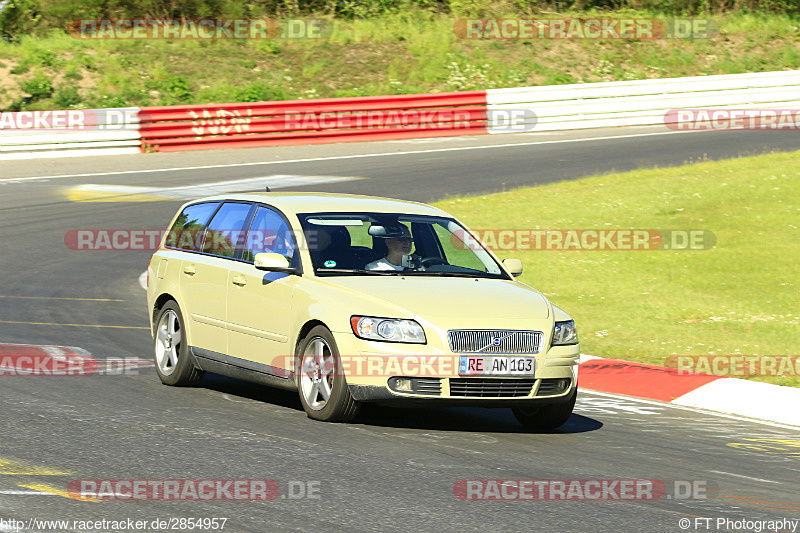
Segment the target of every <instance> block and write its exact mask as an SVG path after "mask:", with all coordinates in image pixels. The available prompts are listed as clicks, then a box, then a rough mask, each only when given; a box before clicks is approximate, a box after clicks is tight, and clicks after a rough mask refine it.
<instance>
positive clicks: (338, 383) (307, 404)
mask: <svg viewBox="0 0 800 533" xmlns="http://www.w3.org/2000/svg"><path fill="white" fill-rule="evenodd" d="M296 357H297V360H298V363H299V366H298V373H297V390H298V391H299V392H300V403H302V404H303V409H305V411H306V414H307V415H308V417H309V418H313V419H314V420H322V421H325V422H349V421H350V420H352V419H353V418H355V416H356V414H358V409H359V407H360V405H359V404H358V402H356V401H355V400H353V397H352V396H351V395H350V389H348V387H347V380H346V379H345V376H344V372H343V371H342V364H341V361H340V359H339V350H338V348H337V347H336V341H334V339H333V335H332V334H331V332H330V331H328V329H327V328H325V327H324V326H316V327H314V328H313V329H312V330H311V331H309V332H308V335H306V336H305V338H304V339H303V340H302V341H301V342H300V344H299V345H298V349H297V354H296Z"/></svg>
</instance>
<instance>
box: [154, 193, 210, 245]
mask: <svg viewBox="0 0 800 533" xmlns="http://www.w3.org/2000/svg"><path fill="white" fill-rule="evenodd" d="M218 206H219V202H208V203H203V204H194V205H190V206H189V207H187V208H186V209H184V210H183V211H182V212H181V214H180V215H178V218H177V219H176V220H175V223H174V224H173V225H172V227H171V228H170V230H169V233H168V234H167V239H166V241H164V245H165V246H167V247H168V248H179V249H181V250H194V251H198V250H200V242H201V240H202V237H203V234H202V229H203V227H204V226H205V225H206V222H208V219H209V218H211V215H213V214H214V211H216V209H217V207H218Z"/></svg>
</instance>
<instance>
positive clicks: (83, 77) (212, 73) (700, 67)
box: [0, 10, 800, 110]
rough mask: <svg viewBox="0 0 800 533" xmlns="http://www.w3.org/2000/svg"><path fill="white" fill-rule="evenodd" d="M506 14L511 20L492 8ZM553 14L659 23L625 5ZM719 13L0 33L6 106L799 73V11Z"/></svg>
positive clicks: (0, 106) (409, 16) (434, 16)
mask: <svg viewBox="0 0 800 533" xmlns="http://www.w3.org/2000/svg"><path fill="white" fill-rule="evenodd" d="M506 15H509V16H514V15H513V14H506V13H503V12H497V13H493V14H491V16H493V17H503V16H506ZM516 16H519V14H517V15H516ZM529 16H530V15H529ZM560 16H561V17H580V16H582V17H587V16H603V17H609V18H620V17H625V18H635V17H639V18H665V15H663V14H659V13H654V12H638V11H631V10H622V11H619V12H616V13H604V14H601V15H598V14H597V13H587V12H578V13H562V14H561V15H560ZM667 18H669V17H667ZM713 18H714V20H715V21H716V22H717V23H718V24H719V26H720V28H721V31H720V34H719V35H718V36H716V37H713V38H711V39H698V40H654V41H635V40H622V39H617V40H542V39H534V40H464V39H459V38H458V37H457V36H456V35H455V32H454V29H453V25H454V22H455V20H456V19H457V17H456V16H455V15H446V14H441V13H433V12H430V11H424V10H409V11H403V12H401V13H394V14H385V15H380V16H376V17H372V18H368V19H356V20H341V19H335V20H333V21H332V24H333V29H332V33H331V34H330V36H329V37H327V38H325V39H304V40H302V39H293V40H292V39H283V40H281V39H277V40H249V41H242V40H239V41H234V40H221V41H197V40H170V41H166V40H147V41H134V40H77V39H74V38H72V37H70V36H68V35H67V34H66V33H65V32H64V31H56V32H54V33H52V34H50V35H49V36H25V37H22V38H21V39H20V41H19V42H18V43H7V42H2V41H0V110H12V109H63V108H99V107H115V106H149V105H176V104H201V103H225V102H246V101H263V100H282V99H299V98H317V97H319V98H325V97H350V96H368V95H383V94H410V93H424V92H441V91H458V90H471V89H487V88H500V87H524V86H534V85H557V84H568V83H583V82H599V81H620V80H635V79H652V78H667V77H680V76H699V75H712V74H735V73H741V72H762V71H775V70H786V69H796V68H800V18H798V17H794V16H789V15H783V14H752V13H746V12H733V13H728V14H721V15H715V16H714V17H713Z"/></svg>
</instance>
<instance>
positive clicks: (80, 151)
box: [0, 107, 142, 160]
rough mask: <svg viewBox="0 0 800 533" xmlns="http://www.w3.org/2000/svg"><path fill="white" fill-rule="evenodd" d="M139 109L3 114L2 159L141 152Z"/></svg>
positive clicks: (0, 121)
mask: <svg viewBox="0 0 800 533" xmlns="http://www.w3.org/2000/svg"><path fill="white" fill-rule="evenodd" d="M141 145H142V143H141V140H140V136H139V108H138V107H119V108H106V109H70V110H57V111H19V112H16V113H2V114H0V160H8V159H32V158H37V157H65V156H78V155H81V156H85V155H122V154H138V153H139V152H141Z"/></svg>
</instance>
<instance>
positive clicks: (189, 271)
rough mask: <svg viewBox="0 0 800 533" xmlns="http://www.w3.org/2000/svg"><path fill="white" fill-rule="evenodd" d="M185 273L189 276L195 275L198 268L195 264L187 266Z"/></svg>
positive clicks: (184, 269) (184, 268)
mask: <svg viewBox="0 0 800 533" xmlns="http://www.w3.org/2000/svg"><path fill="white" fill-rule="evenodd" d="M183 273H184V274H188V275H189V276H194V275H195V274H196V273H197V269H196V268H195V267H193V266H185V267H183Z"/></svg>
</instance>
